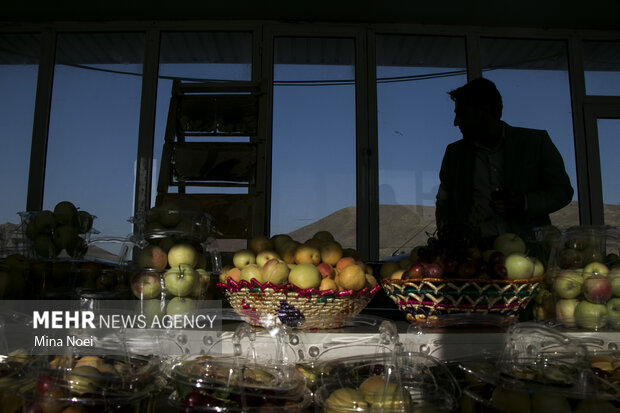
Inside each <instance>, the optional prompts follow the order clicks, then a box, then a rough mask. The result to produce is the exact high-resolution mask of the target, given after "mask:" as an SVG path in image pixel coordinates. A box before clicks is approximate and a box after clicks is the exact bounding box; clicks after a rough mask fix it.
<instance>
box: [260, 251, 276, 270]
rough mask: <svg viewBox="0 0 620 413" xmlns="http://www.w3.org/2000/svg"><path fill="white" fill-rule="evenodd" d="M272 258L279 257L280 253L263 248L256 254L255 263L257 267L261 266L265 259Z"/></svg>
mask: <svg viewBox="0 0 620 413" xmlns="http://www.w3.org/2000/svg"><path fill="white" fill-rule="evenodd" d="M274 258H278V259H281V257H280V255H279V254H278V253H277V252H275V251H272V250H264V251H261V252H259V253H258V254H256V264H257V265H258V266H259V267H263V266H264V265H265V263H266V262H267V261H269V260H271V259H274Z"/></svg>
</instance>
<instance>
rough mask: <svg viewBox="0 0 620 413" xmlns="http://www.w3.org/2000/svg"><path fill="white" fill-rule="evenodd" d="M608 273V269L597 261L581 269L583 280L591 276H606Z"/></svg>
mask: <svg viewBox="0 0 620 413" xmlns="http://www.w3.org/2000/svg"><path fill="white" fill-rule="evenodd" d="M608 273H609V268H607V266H606V265H605V264H603V263H602V262H598V261H595V262H591V263H589V264H588V265H586V266H585V267H583V278H584V279H585V278H587V277H589V276H591V275H596V274H600V275H604V276H606V275H607V274H608Z"/></svg>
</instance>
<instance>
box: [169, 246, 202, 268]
mask: <svg viewBox="0 0 620 413" xmlns="http://www.w3.org/2000/svg"><path fill="white" fill-rule="evenodd" d="M197 263H198V253H197V252H196V249H195V248H194V246H193V245H190V244H186V243H181V244H176V245H175V246H173V247H172V248H170V250H169V251H168V265H170V267H176V266H179V265H190V266H192V267H195V266H196V264H197Z"/></svg>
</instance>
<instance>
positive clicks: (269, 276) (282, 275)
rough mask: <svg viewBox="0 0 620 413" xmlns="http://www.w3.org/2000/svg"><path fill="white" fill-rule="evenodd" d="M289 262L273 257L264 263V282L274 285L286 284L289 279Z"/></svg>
mask: <svg viewBox="0 0 620 413" xmlns="http://www.w3.org/2000/svg"><path fill="white" fill-rule="evenodd" d="M289 273H290V269H289V268H288V264H287V263H286V262H284V261H283V260H281V259H279V258H272V259H270V260H269V261H267V262H266V263H265V265H263V282H270V283H272V284H274V285H279V284H284V283H286V281H287V280H288V275H289Z"/></svg>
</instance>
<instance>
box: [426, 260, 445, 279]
mask: <svg viewBox="0 0 620 413" xmlns="http://www.w3.org/2000/svg"><path fill="white" fill-rule="evenodd" d="M425 274H426V276H427V277H429V278H441V277H442V276H443V270H442V269H441V267H440V266H439V264H432V263H431V264H428V265H427V266H426V271H425Z"/></svg>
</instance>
